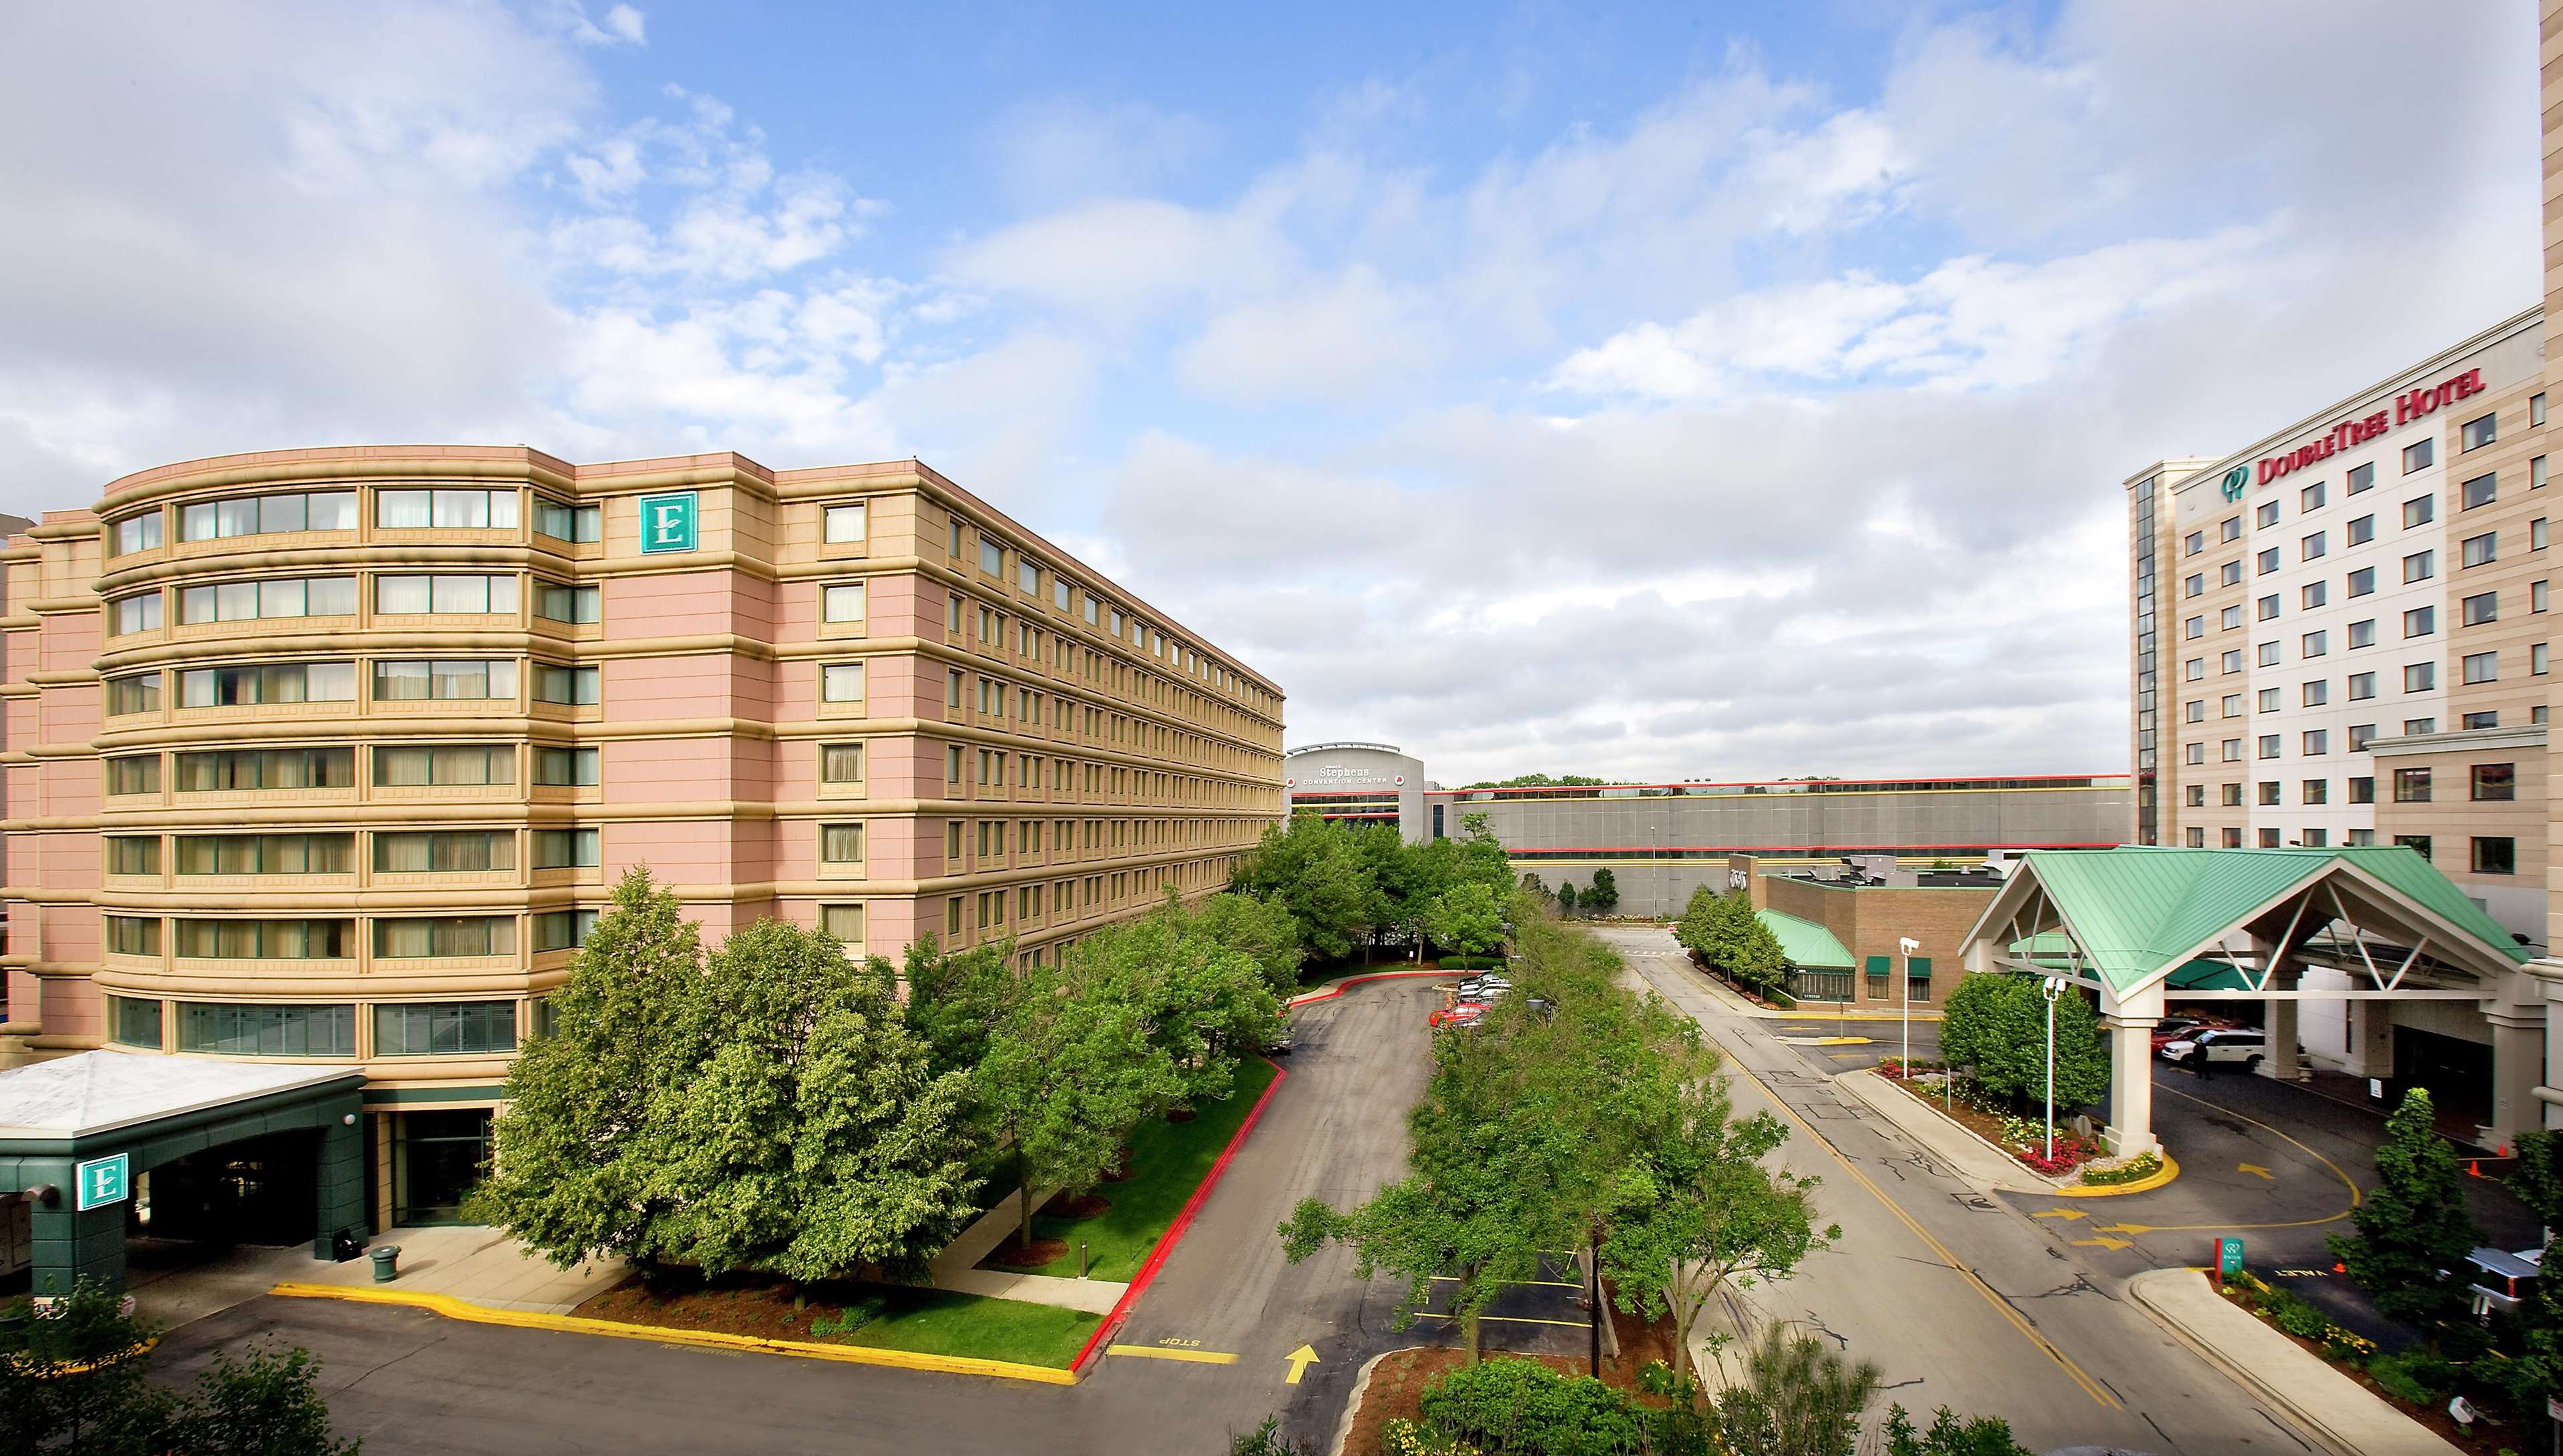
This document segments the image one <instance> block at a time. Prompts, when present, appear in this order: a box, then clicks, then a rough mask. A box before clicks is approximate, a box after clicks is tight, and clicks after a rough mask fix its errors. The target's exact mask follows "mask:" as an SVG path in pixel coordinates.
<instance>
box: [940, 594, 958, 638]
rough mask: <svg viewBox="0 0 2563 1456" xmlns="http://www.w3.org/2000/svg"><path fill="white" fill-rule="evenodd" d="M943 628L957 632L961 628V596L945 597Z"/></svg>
mask: <svg viewBox="0 0 2563 1456" xmlns="http://www.w3.org/2000/svg"><path fill="white" fill-rule="evenodd" d="M943 630H944V631H946V632H951V633H955V634H958V633H959V632H960V630H961V598H959V597H957V596H947V597H945V598H944V599H943Z"/></svg>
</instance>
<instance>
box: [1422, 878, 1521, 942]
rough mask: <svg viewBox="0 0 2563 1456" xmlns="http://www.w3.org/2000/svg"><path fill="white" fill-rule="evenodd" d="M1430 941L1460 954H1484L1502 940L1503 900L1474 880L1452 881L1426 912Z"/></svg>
mask: <svg viewBox="0 0 2563 1456" xmlns="http://www.w3.org/2000/svg"><path fill="white" fill-rule="evenodd" d="M1424 928H1425V932H1426V934H1428V935H1430V936H1432V937H1433V943H1434V944H1436V945H1439V946H1441V947H1442V948H1444V949H1446V950H1456V951H1458V952H1460V953H1461V954H1463V955H1483V954H1485V953H1486V952H1487V951H1489V950H1492V949H1494V948H1495V947H1496V946H1497V945H1500V944H1502V943H1503V938H1504V906H1503V902H1502V901H1501V900H1499V899H1498V898H1496V896H1495V895H1494V894H1492V893H1491V892H1489V891H1488V890H1487V889H1486V887H1485V886H1484V885H1481V884H1479V883H1478V882H1477V881H1475V880H1471V881H1467V882H1465V883H1462V884H1458V885H1454V886H1452V887H1451V888H1450V889H1448V890H1445V891H1443V892H1442V894H1441V895H1440V897H1438V898H1437V899H1435V901H1434V902H1433V905H1432V908H1431V909H1430V910H1428V911H1427V912H1426V913H1425V917H1424Z"/></svg>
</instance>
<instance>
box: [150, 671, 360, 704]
mask: <svg viewBox="0 0 2563 1456" xmlns="http://www.w3.org/2000/svg"><path fill="white" fill-rule="evenodd" d="M355 698H356V665H355V664H354V663H351V662H296V663H279V664H275V665H273V666H269V667H255V668H253V667H239V668H191V669H189V670H188V671H186V672H183V673H180V674H179V675H178V706H179V707H181V708H241V707H249V706H252V705H256V704H266V703H352V702H354V701H355Z"/></svg>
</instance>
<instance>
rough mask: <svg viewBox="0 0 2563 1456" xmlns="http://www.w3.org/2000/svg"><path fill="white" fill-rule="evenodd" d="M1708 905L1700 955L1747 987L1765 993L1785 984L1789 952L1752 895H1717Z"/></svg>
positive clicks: (1713, 966)
mask: <svg viewBox="0 0 2563 1456" xmlns="http://www.w3.org/2000/svg"><path fill="white" fill-rule="evenodd" d="M1710 907H1711V908H1710V909H1709V911H1708V913H1707V915H1706V916H1705V917H1704V920H1705V925H1704V926H1703V928H1702V930H1701V933H1700V938H1701V944H1700V946H1699V951H1700V955H1701V958H1703V959H1705V960H1706V961H1707V962H1708V964H1709V965H1710V967H1711V968H1713V969H1716V970H1718V971H1721V972H1723V973H1724V974H1725V975H1726V976H1727V978H1728V979H1730V980H1733V981H1734V982H1735V983H1736V984H1738V985H1741V986H1743V987H1745V988H1746V989H1747V990H1753V991H1759V992H1763V993H1765V994H1768V993H1769V992H1772V991H1777V990H1780V989H1781V988H1783V987H1784V986H1785V985H1787V983H1788V979H1789V956H1788V952H1787V951H1785V950H1783V949H1781V948H1780V937H1779V936H1775V935H1773V934H1772V933H1771V928H1770V927H1769V926H1768V925H1765V924H1763V921H1762V917H1761V916H1760V915H1759V914H1758V913H1756V912H1755V910H1754V909H1753V900H1752V897H1750V896H1748V895H1744V894H1741V893H1738V894H1733V895H1720V896H1717V897H1715V898H1713V899H1712V900H1711V901H1710Z"/></svg>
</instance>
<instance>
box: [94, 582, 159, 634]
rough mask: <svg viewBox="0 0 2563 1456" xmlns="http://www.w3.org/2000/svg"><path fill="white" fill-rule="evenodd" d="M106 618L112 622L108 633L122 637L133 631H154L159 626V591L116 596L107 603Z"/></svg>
mask: <svg viewBox="0 0 2563 1456" xmlns="http://www.w3.org/2000/svg"><path fill="white" fill-rule="evenodd" d="M107 611H108V620H109V621H110V622H111V623H113V627H112V629H111V631H110V635H112V636H116V637H122V636H125V635H127V634H128V633H133V632H150V631H155V630H157V629H158V628H159V626H160V593H158V592H156V591H146V592H142V593H139V594H138V595H134V596H126V597H118V598H116V599H115V600H114V601H111V602H109V603H107Z"/></svg>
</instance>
